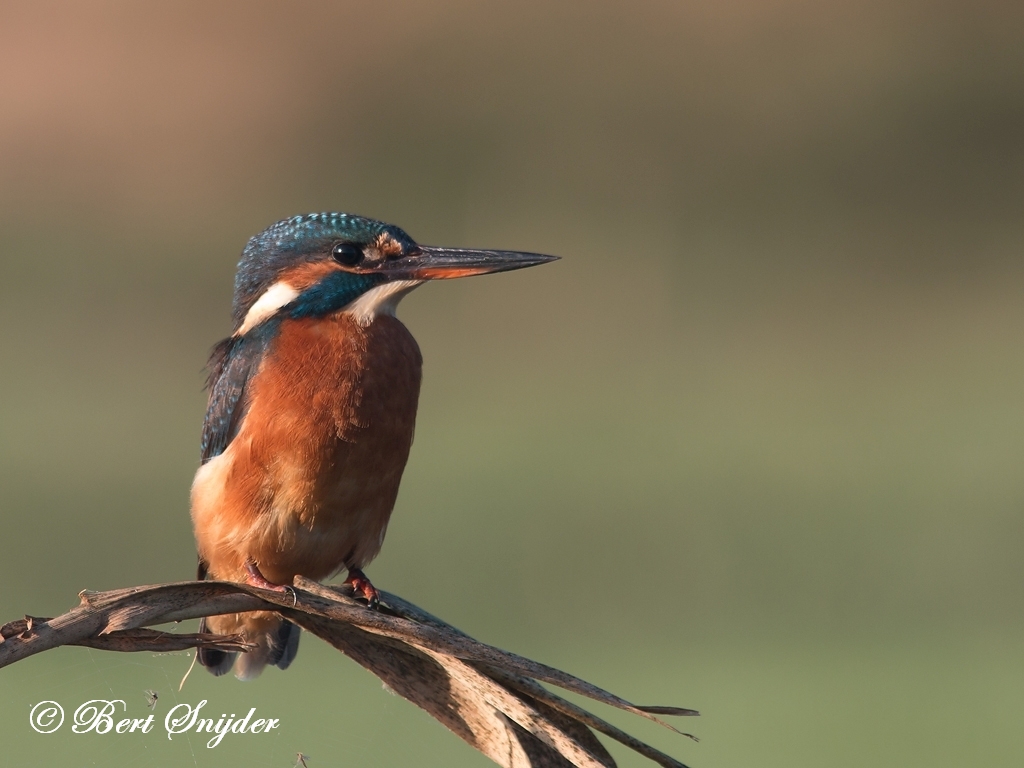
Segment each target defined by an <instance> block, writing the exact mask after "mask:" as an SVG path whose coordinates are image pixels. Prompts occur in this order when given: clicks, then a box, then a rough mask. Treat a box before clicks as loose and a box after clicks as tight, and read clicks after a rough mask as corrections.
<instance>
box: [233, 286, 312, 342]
mask: <svg viewBox="0 0 1024 768" xmlns="http://www.w3.org/2000/svg"><path fill="white" fill-rule="evenodd" d="M298 296H299V292H298V291H297V290H295V289H294V288H292V286H290V285H288V283H285V282H278V283H274V284H273V285H272V286H270V287H269V288H267V290H266V291H264V292H263V295H262V296H260V297H259V298H258V299H257V300H256V303H255V304H253V305H252V306H251V307H249V311H248V312H246V313H245V320H243V321H242V324H241V325H240V326H238V330H237V331H235V334H234V335H235V336H243V335H245V334H246V333H248V332H249V330H250V329H252V328H254V327H255V326H257V325H259V324H260V323H262V322H263V321H264V320H266V319H267V318H268V317H270V316H271V315H273V314H274V313H275V312H277V310H279V309H280V308H281V307H283V306H284V305H285V304H291V303H292V302H293V301H295V299H296V298H298Z"/></svg>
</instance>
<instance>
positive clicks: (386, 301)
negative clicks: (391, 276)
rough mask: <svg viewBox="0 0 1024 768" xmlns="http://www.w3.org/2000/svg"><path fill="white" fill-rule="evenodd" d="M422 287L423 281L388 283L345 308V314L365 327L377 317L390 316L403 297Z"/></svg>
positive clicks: (369, 291) (370, 291)
mask: <svg viewBox="0 0 1024 768" xmlns="http://www.w3.org/2000/svg"><path fill="white" fill-rule="evenodd" d="M421 285H423V280H394V281H392V282H390V283H384V284H383V285H378V286H377V287H376V288H371V289H370V290H368V291H367V292H366V293H364V294H363V295H362V296H360V297H359V298H358V299H356V300H355V301H351V302H349V303H348V305H346V306H345V310H344V311H345V312H347V313H348V314H350V315H352V316H353V317H354V318H355V320H356V322H357V323H359V324H360V325H362V326H364V327H365V326H367V325H369V324H370V323H372V322H373V319H374V318H375V317H377V315H391V316H392V317H394V315H395V309H397V307H398V302H400V301H401V300H402V299H403V298H405V295H406V294H407V293H409V291H411V290H412V289H413V288H417V287H419V286H421Z"/></svg>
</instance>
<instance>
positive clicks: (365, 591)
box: [344, 568, 380, 608]
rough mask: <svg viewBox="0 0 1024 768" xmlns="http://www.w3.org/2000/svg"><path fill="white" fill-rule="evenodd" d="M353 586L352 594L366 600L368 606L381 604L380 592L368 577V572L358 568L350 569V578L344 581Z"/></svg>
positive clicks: (374, 606) (372, 606)
mask: <svg viewBox="0 0 1024 768" xmlns="http://www.w3.org/2000/svg"><path fill="white" fill-rule="evenodd" d="M344 583H345V584H349V585H350V586H351V587H352V596H353V597H361V598H363V599H364V600H365V601H366V606H367V607H368V608H376V607H377V606H378V605H380V592H378V591H377V588H376V587H375V586H373V584H371V583H370V580H369V579H368V578H366V574H365V573H363V572H362V571H361V570H360V569H358V568H349V569H348V578H347V579H345V581H344Z"/></svg>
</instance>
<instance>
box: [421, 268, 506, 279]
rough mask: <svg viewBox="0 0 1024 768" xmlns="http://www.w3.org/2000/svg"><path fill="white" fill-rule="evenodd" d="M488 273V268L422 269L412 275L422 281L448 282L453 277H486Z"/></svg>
mask: <svg viewBox="0 0 1024 768" xmlns="http://www.w3.org/2000/svg"><path fill="white" fill-rule="evenodd" d="M490 271H491V270H490V268H488V267H424V268H423V269H417V270H416V271H415V272H414V273H413V274H414V275H415V276H416V277H418V278H421V279H423V280H449V279H451V278H454V277H472V276H473V275H486V274H487V273H488V272H490Z"/></svg>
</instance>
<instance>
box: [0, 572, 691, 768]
mask: <svg viewBox="0 0 1024 768" xmlns="http://www.w3.org/2000/svg"><path fill="white" fill-rule="evenodd" d="M79 597H80V598H81V605H79V606H78V607H76V608H74V609H72V610H70V611H68V612H67V613H65V614H64V615H62V616H57V617H56V618H51V619H47V618H38V617H32V616H26V617H25V618H24V619H19V620H17V621H12V622H10V623H8V624H5V625H4V626H3V627H0V667H4V666H7V665H8V664H13V663H14V662H16V661H20V660H21V659H24V658H26V657H28V656H31V655H33V654H36V653H41V652H42V651H46V650H49V649H51V648H56V647H58V646H61V645H84V646H88V647H90V648H100V649H103V650H111V651H150V652H154V651H159V652H163V651H177V650H183V649H186V648H201V647H202V648H216V649H221V650H226V651H243V652H244V651H247V650H249V649H250V647H251V646H248V645H247V644H246V643H245V642H244V641H243V639H242V638H241V637H240V636H237V635H211V634H206V633H204V634H175V633H171V632H162V631H158V630H152V629H145V627H147V626H152V625H156V624H165V623H168V622H173V621H183V620H185V619H195V618H201V617H203V616H215V615H218V614H223V613H239V612H244V611H261V610H270V611H276V612H277V613H279V614H280V615H282V616H283V617H285V618H286V619H288V620H289V621H292V622H294V623H296V624H298V625H299V626H301V627H302V628H303V629H305V630H306V631H308V632H311V633H312V634H314V635H317V636H318V637H320V638H322V639H324V640H326V641H327V642H328V643H330V644H331V645H333V646H334V647H335V648H337V649H338V650H340V651H342V652H343V653H344V654H346V655H347V656H349V657H350V658H351V659H353V660H354V661H356V662H357V663H359V664H361V665H362V666H363V667H365V668H366V669H368V670H369V671H370V672H372V673H373V674H375V675H376V676H377V677H379V678H380V679H381V680H383V681H384V684H385V685H387V686H388V687H389V688H390V689H391V690H393V691H394V692H395V693H397V694H398V695H400V696H402V697H404V698H406V699H408V700H409V701H411V702H412V703H414V704H416V705H417V706H419V707H421V708H422V709H424V710H426V711H427V712H428V713H429V714H430V715H431V716H433V717H434V718H436V719H437V720H438V721H440V722H441V723H442V724H443V725H445V726H446V727H447V728H448V729H449V730H451V731H452V732H453V733H455V735H457V736H459V737H460V738H461V739H463V740H465V741H466V742H467V743H469V744H470V745H471V746H473V747H475V748H476V749H478V750H480V751H481V752H482V753H484V754H485V755H487V756H488V757H490V758H491V759H492V760H494V762H496V763H498V764H499V765H502V766H506V767H507V768H540V767H541V766H543V767H545V768H547V767H548V766H572V765H575V766H580V767H581V768H598V766H603V767H605V768H607V767H609V766H614V765H615V762H614V760H612V757H611V755H609V754H608V751H607V750H606V749H605V748H604V746H603V745H602V744H601V742H600V741H598V739H597V737H596V736H595V735H594V731H597V732H598V733H603V734H605V735H606V736H609V737H611V738H612V739H615V740H616V741H618V742H620V743H622V744H624V745H626V746H627V747H629V748H630V749H632V750H634V751H636V752H637V753H639V754H641V755H643V756H644V757H647V758H649V759H650V760H652V761H654V762H655V763H658V764H659V765H662V766H665V767H666V768H686V766H685V765H683V764H682V763H680V762H679V761H677V760H675V759H673V758H671V757H669V756H668V755H666V754H664V753H662V752H659V751H658V750H656V749H654V748H653V747H651V746H649V745H647V744H645V743H643V742H642V741H639V740H638V739H636V738H634V737H632V736H630V735H629V734H627V733H625V732H624V731H622V730H620V729H619V728H616V727H615V726H613V725H611V724H610V723H607V722H605V721H604V720H602V719H601V718H599V717H597V716H596V715H593V714H591V713H590V712H588V711H586V710H585V709H583V708H581V707H579V706H577V705H576V704H573V703H572V702H569V701H567V700H566V699H563V698H562V697H560V696H557V695H556V694H554V693H552V692H551V691H549V690H548V689H547V688H545V687H544V686H542V685H541V684H540V683H541V682H545V683H549V684H551V685H555V686H557V687H559V688H562V689H564V690H567V691H571V692H573V693H577V694H580V695H582V696H586V697H588V698H590V699H593V700H595V701H599V702H602V703H604V704H608V705H610V706H613V707H616V708H618V709H623V710H625V711H627V712H632V713H633V714H635V715H639V716H640V717H644V718H647V719H648V720H653V721H654V722H657V723H659V724H660V725H663V726H665V727H666V728H670V729H671V730H673V731H676V729H675V728H673V727H672V726H671V725H669V724H668V723H665V722H664V721H663V720H661V719H660V718H659V717H658V715H668V716H685V715H696V714H697V712H696V711H694V710H692V709H681V708H678V707H651V706H638V705H636V704H632V703H630V702H628V701H626V700H625V699H622V698H620V697H618V696H616V695H614V694H612V693H609V692H608V691H605V690H603V689H601V688H598V687H597V686H595V685H591V684H590V683H588V682H586V681H584V680H581V679H579V678H578V677H573V676H572V675H570V674H567V673H565V672H562V671H561V670H558V669H555V668H553V667H549V666H547V665H544V664H540V663H538V662H535V661H531V660H530V659H527V658H524V657H522V656H517V655H516V654H514V653H509V652H508V651H503V650H501V649H499V648H495V647H493V646H490V645H486V644H484V643H480V642H478V641H476V640H474V639H473V638H471V637H469V636H468V635H466V634H465V633H463V632H460V631H459V630H457V629H455V628H454V627H452V626H451V625H449V624H447V623H445V622H443V621H441V620H440V619H438V618H437V617H435V616H432V615H431V614H429V613H427V612H426V611H424V610H422V609H421V608H418V607H416V606H415V605H413V604H411V603H409V602H406V601H405V600H402V599H401V598H400V597H398V596H396V595H392V594H389V593H387V592H382V593H381V597H382V599H383V603H382V605H381V607H380V609H379V610H376V611H372V610H368V609H367V608H366V606H365V605H363V604H362V603H359V602H357V601H356V600H355V599H354V598H353V597H352V593H351V590H350V589H349V588H347V587H345V586H341V587H329V586H324V585H322V584H318V583H316V582H313V581H310V580H308V579H302V578H299V579H297V580H296V589H295V592H294V594H282V593H278V592H271V591H268V590H263V589H258V588H256V587H250V586H248V585H245V584H234V583H230V582H218V581H193V582H180V583H176V584H159V585H155V586H148V587H132V588H129V589H118V590H112V591H110V592H88V591H83V592H81V593H80V594H79ZM538 681H539V682H538ZM676 732H677V733H681V731H676ZM683 735H686V736H690V738H694V739H695V737H693V736H691V735H690V734H683ZM695 740H696V739H695Z"/></svg>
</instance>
